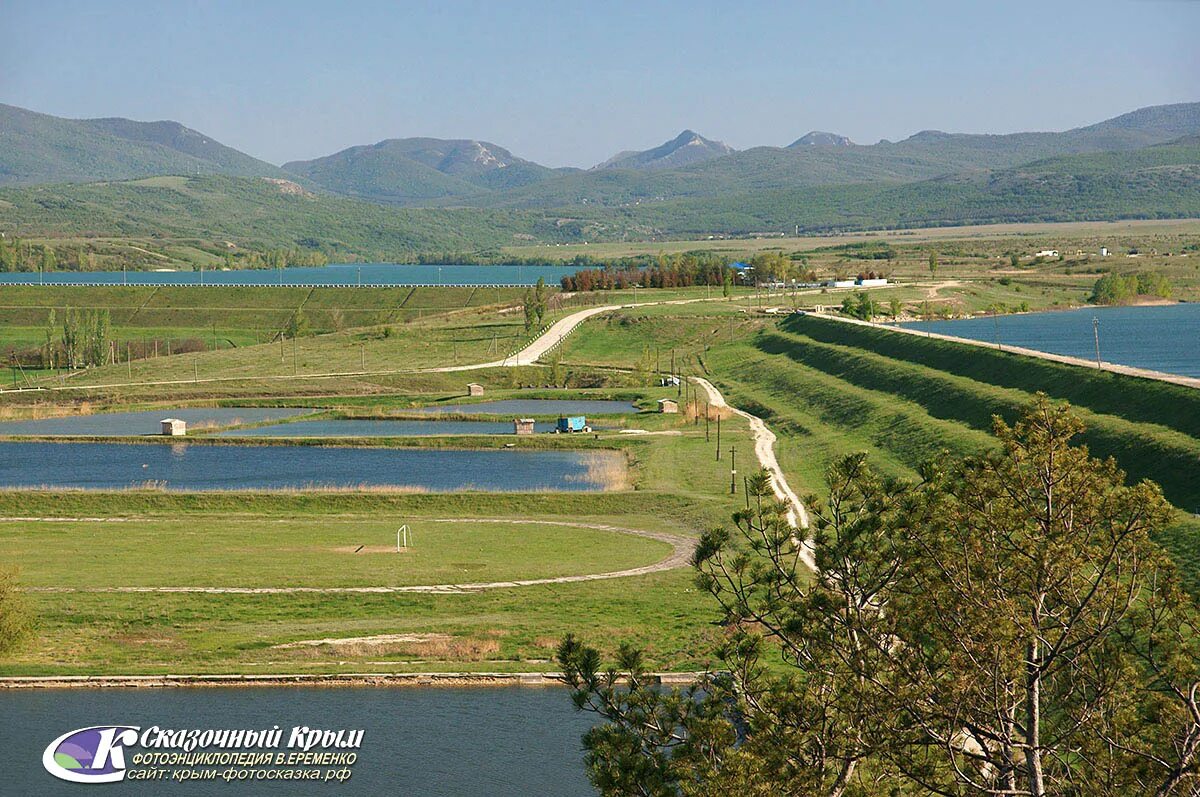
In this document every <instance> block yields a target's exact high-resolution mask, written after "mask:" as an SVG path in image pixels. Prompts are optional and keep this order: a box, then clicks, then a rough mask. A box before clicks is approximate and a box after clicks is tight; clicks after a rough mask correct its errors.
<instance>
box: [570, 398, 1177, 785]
mask: <svg viewBox="0 0 1200 797" xmlns="http://www.w3.org/2000/svg"><path fill="white" fill-rule="evenodd" d="M1081 430H1082V424H1081V423H1080V421H1079V420H1078V419H1077V418H1076V417H1075V416H1074V415H1073V414H1072V413H1071V412H1070V410H1069V408H1068V407H1066V406H1063V405H1057V404H1054V403H1052V402H1050V401H1049V400H1048V399H1046V398H1045V397H1044V396H1043V397H1039V398H1038V399H1037V400H1036V401H1035V402H1033V403H1032V404H1030V405H1029V406H1028V407H1027V408H1026V409H1025V410H1024V412H1023V413H1022V415H1021V417H1020V419H1019V420H1018V421H1017V423H1016V424H1015V425H1013V426H1009V425H1007V424H1005V423H1003V422H1002V421H1000V420H997V421H996V425H995V433H996V438H997V442H998V447H997V448H995V449H993V450H989V451H988V452H986V453H983V454H981V455H979V456H975V457H967V458H965V459H962V460H959V461H949V462H948V464H945V463H946V462H947V460H946V459H945V458H941V459H940V460H938V461H936V462H935V463H930V464H929V465H926V466H924V467H923V468H922V470H921V475H922V478H921V480H920V481H917V482H911V483H910V482H903V481H893V480H888V479H884V478H882V477H880V476H878V475H877V474H875V473H874V472H873V471H872V470H871V468H870V467H869V465H868V463H867V461H866V457H865V455H861V454H860V455H854V456H851V457H847V458H845V459H843V460H842V461H840V462H838V463H836V464H835V465H834V466H833V467H832V468H831V469H830V471H829V473H828V474H827V485H828V498H827V499H826V500H825V501H824V502H823V504H822V503H821V502H818V501H817V500H816V499H809V502H808V505H809V507H810V509H812V510H813V522H812V528H811V530H810V533H809V535H808V536H807V538H802V537H801V535H798V534H797V533H796V531H795V530H794V529H793V528H791V526H790V525H788V523H787V521H786V512H787V507H786V506H784V505H782V504H780V503H777V502H776V501H775V499H774V497H773V491H772V489H771V485H770V479H769V477H768V475H767V474H765V473H762V474H759V475H757V476H756V477H754V478H753V479H751V480H750V484H749V491H748V497H749V505H748V507H747V508H746V509H745V510H741V511H739V512H738V513H736V514H735V515H734V517H733V527H732V528H731V529H717V530H713V531H710V532H707V533H706V534H704V535H703V536H702V537H701V540H700V542H699V544H698V547H697V550H696V553H695V556H694V563H695V565H696V567H697V569H698V571H699V576H698V580H699V584H700V586H702V587H703V588H704V589H705V590H706V591H708V592H709V593H710V594H711V595H713V597H714V598H715V599H716V600H717V602H718V605H719V607H720V612H721V613H720V618H719V619H720V621H721V625H722V626H723V627H724V628H726V629H727V630H728V633H727V636H726V642H725V644H723V645H722V646H721V647H720V648H719V649H718V651H717V652H718V655H719V656H720V659H721V661H722V664H723V667H722V670H723V671H724V672H725V673H727V675H724V676H722V677H720V678H709V679H706V680H705V681H704V682H703V683H702V685H701V686H700V687H699V688H698V691H690V690H667V691H654V690H650V689H646V688H644V687H642V686H641V685H640V683H639V680H640V677H641V676H640V673H641V672H642V671H643V670H644V669H645V668H644V666H643V665H642V662H641V658H640V657H639V656H638V655H637V654H636V651H633V650H631V649H629V648H622V649H621V651H620V652H619V655H618V659H617V662H616V667H615V668H613V671H612V672H611V673H608V672H607V671H602V668H601V665H600V656H599V654H598V653H597V652H596V651H593V650H591V649H589V648H587V647H586V646H584V645H582V644H580V643H579V642H578V641H577V640H575V639H574V638H568V639H567V640H565V641H564V643H563V646H562V647H561V648H560V651H559V661H560V664H561V665H562V666H563V671H564V674H565V678H566V680H567V682H568V683H569V684H570V685H571V686H572V687H573V689H574V699H575V702H576V705H578V706H582V707H584V708H589V709H591V710H594V711H597V712H598V713H599V714H600V715H601V716H603V717H605V718H606V719H607V720H609V721H608V723H607V724H605V725H601V726H598V727H597V728H596V729H594V730H593V731H592V732H590V733H589V736H588V737H586V739H585V743H586V747H587V750H588V768H589V772H590V774H591V776H592V778H593V782H595V783H596V784H597V785H598V786H600V788H601V791H602V793H604V794H655V795H700V794H703V795H714V796H715V795H728V794H739V795H740V794H755V795H757V794H762V795H766V794H783V795H822V796H823V797H824V796H828V797H842V796H843V795H845V796H846V797H848V795H850V794H854V795H863V796H864V797H865V796H866V795H871V796H872V797H874V796H875V795H879V796H880V797H882V795H899V794H905V795H908V794H931V793H932V794H945V795H962V794H987V795H1030V796H1031V797H1050V796H1051V795H1054V796H1055V797H1058V796H1059V795H1061V796H1062V797H1067V796H1068V795H1070V796H1071V797H1084V796H1085V795H1086V796H1088V797H1090V795H1113V796H1114V797H1116V796H1117V795H1134V794H1138V795H1141V794H1154V795H1157V796H1158V797H1167V795H1179V796H1180V797H1183V795H1194V794H1196V791H1197V788H1200V619H1198V618H1200V616H1198V614H1197V610H1196V607H1195V605H1194V604H1193V602H1192V601H1191V599H1190V598H1189V597H1188V596H1187V595H1186V593H1185V592H1184V591H1183V590H1182V589H1181V588H1180V587H1179V584H1178V578H1177V576H1176V573H1175V569H1174V567H1173V565H1172V563H1171V562H1170V561H1169V559H1168V558H1167V557H1166V556H1165V554H1164V553H1163V552H1162V550H1161V549H1159V548H1158V547H1157V546H1156V545H1155V544H1154V543H1153V542H1152V537H1153V535H1155V534H1157V533H1159V532H1160V531H1161V530H1162V529H1164V528H1165V527H1166V526H1167V525H1168V524H1169V523H1171V522H1172V516H1173V510H1172V509H1171V507H1170V506H1169V505H1168V504H1167V503H1166V501H1165V500H1164V499H1163V497H1162V494H1161V491H1160V490H1159V488H1158V487H1157V486H1156V485H1154V484H1151V483H1148V482H1142V483H1140V484H1134V485H1130V484H1127V482H1126V478H1125V474H1124V473H1122V472H1121V471H1120V470H1119V469H1118V468H1117V466H1116V464H1115V463H1114V462H1113V461H1112V460H1103V461H1102V460H1097V459H1094V458H1092V457H1091V456H1090V455H1089V453H1088V451H1087V449H1086V448H1083V447H1077V446H1074V445H1073V444H1072V440H1073V438H1074V437H1075V436H1076V435H1077V434H1078V433H1079V432H1080V431H1081ZM810 565H811V569H810ZM814 573H815V575H814ZM767 651H771V652H772V655H773V656H775V657H782V661H783V662H784V664H786V665H787V670H788V672H786V673H782V674H780V673H777V672H774V671H773V670H772V668H770V667H767V666H765V665H764V664H763V663H762V656H763V655H764V654H765V653H766V652H767ZM619 670H630V671H632V672H633V673H634V674H635V681H634V685H633V688H632V689H630V690H627V691H621V690H616V691H614V688H613V687H614V685H615V683H616V677H615V673H616V672H617V671H619ZM602 672H604V673H605V674H603V675H600V673H602ZM623 772H637V773H640V774H639V775H638V779H639V780H640V781H641V782H644V783H648V784H652V785H653V788H650V789H645V790H640V791H638V790H629V789H626V788H625V787H626V786H627V785H629V784H628V783H627V782H622V781H620V778H621V776H622V773H623Z"/></svg>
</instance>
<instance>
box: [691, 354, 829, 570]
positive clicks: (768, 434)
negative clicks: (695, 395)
mask: <svg viewBox="0 0 1200 797" xmlns="http://www.w3.org/2000/svg"><path fill="white" fill-rule="evenodd" d="M692 381H693V382H695V383H696V384H697V385H699V386H700V387H701V388H702V389H703V390H704V392H705V393H706V394H708V403H709V404H711V405H712V406H714V407H725V408H726V409H728V410H729V411H730V412H732V413H734V414H735V415H739V416H741V417H743V418H745V419H746V420H747V421H748V422H749V423H750V433H751V434H752V435H753V437H754V457H755V459H757V460H758V464H759V465H761V466H762V468H763V469H764V470H766V471H767V473H768V474H769V475H770V477H771V489H772V490H773V491H774V492H775V497H776V498H778V499H779V500H780V501H783V502H784V503H786V504H787V505H788V513H787V519H788V523H790V524H791V526H792V528H796V529H805V528H808V512H807V511H805V509H804V503H803V502H802V501H801V500H800V497H799V496H798V495H796V493H795V491H794V490H792V487H791V485H789V484H788V482H787V477H786V476H784V475H783V469H782V468H780V467H779V460H778V459H777V458H776V456H775V440H776V437H775V433H774V432H772V431H771V430H770V429H768V428H767V424H766V422H765V421H763V419H762V418H759V417H758V416H757V415H751V414H750V413H748V412H746V411H745V410H740V409H738V408H737V407H734V406H731V405H730V404H728V403H727V402H726V401H725V397H724V396H723V395H721V391H719V390H717V388H716V387H715V386H714V385H713V383H712V382H709V381H708V380H707V379H704V378H703V377H699V376H694V377H692ZM800 560H801V561H803V562H804V564H805V565H807V566H808V568H809V569H810V570H813V571H815V570H816V569H817V562H816V559H815V558H814V557H813V548H812V543H811V542H809V541H808V540H805V541H804V543H803V544H802V545H801V547H800Z"/></svg>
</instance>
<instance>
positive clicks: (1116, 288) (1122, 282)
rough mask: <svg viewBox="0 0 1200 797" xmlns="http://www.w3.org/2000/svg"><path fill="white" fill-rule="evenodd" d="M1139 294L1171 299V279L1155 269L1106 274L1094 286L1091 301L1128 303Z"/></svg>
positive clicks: (1096, 302) (1134, 299) (1097, 302)
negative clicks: (1133, 272) (1135, 272)
mask: <svg viewBox="0 0 1200 797" xmlns="http://www.w3.org/2000/svg"><path fill="white" fill-rule="evenodd" d="M1139 296H1152V297H1157V298H1160V299H1169V298H1170V297H1171V280H1169V279H1168V278H1167V277H1166V276H1164V275H1162V274H1159V273H1156V272H1153V271H1143V272H1139V273H1137V274H1105V275H1104V276H1103V277H1101V278H1100V279H1098V280H1096V284H1095V285H1094V286H1093V287H1092V297H1091V301H1092V302H1094V303H1095V304H1126V303H1128V302H1132V301H1136V300H1137V298H1138V297H1139Z"/></svg>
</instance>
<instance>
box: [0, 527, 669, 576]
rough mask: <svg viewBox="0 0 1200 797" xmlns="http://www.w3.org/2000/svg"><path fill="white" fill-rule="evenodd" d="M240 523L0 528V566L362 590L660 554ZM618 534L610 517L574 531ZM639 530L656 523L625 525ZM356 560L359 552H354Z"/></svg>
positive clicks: (558, 570)
mask: <svg viewBox="0 0 1200 797" xmlns="http://www.w3.org/2000/svg"><path fill="white" fill-rule="evenodd" d="M406 521H407V518H404V517H396V518H386V517H373V516H370V515H358V516H354V515H349V516H347V515H339V516H336V517H316V518H304V517H293V518H246V517H240V516H229V515H202V514H191V515H188V516H186V517H181V518H153V519H150V518H137V519H133V518H130V519H125V520H123V521H119V522H108V523H90V522H79V521H77V522H52V521H44V522H37V521H0V525H2V526H3V527H4V528H3V531H0V558H3V559H4V560H5V561H6V562H8V563H10V564H12V565H15V566H17V567H19V568H21V572H22V574H23V582H24V583H25V584H27V585H29V586H35V587H80V588H87V587H105V586H113V585H114V574H118V573H119V574H120V575H119V576H118V579H119V580H120V582H121V583H120V585H119V586H136V587H172V586H179V587H183V586H188V587H248V588H259V587H366V586H380V587H390V586H411V585H430V584H456V583H467V582H479V581H484V582H487V581H506V580H513V579H539V578H554V577H558V576H575V575H583V574H587V573H603V572H607V571H611V570H623V569H626V568H630V567H638V566H641V565H645V564H650V563H652V562H654V561H656V560H658V559H662V558H663V557H665V556H666V555H667V554H669V553H670V551H671V547H670V545H668V544H667V543H664V542H660V541H657V540H650V539H645V538H642V537H637V536H633V535H628V534H620V533H617V532H610V531H600V530H596V529H589V528H576V527H572V526H569V525H548V521H542V522H539V523H533V522H514V523H501V522H486V521H482V520H474V521H467V520H461V519H459V520H453V519H447V518H422V519H421V520H420V521H416V520H413V521H412V522H411V523H410V524H409V525H410V527H411V534H412V542H413V544H412V546H411V547H410V548H408V549H407V550H405V551H404V552H403V553H397V552H396V550H395V543H396V530H397V529H398V528H399V527H400V525H401V524H402V523H405V522H406ZM570 522H579V523H585V522H590V523H592V524H597V523H602V524H606V525H615V524H614V522H613V519H612V518H607V519H600V520H592V521H584V520H582V519H580V520H578V521H574V520H572V521H570ZM621 522H626V523H631V524H636V526H637V528H638V529H640V530H647V529H649V528H650V527H655V526H659V525H660V524H659V523H656V522H655V521H654V520H653V519H648V518H634V517H629V518H622V521H621ZM360 548H361V550H360V551H359V552H358V553H355V551H356V550H358V549H360Z"/></svg>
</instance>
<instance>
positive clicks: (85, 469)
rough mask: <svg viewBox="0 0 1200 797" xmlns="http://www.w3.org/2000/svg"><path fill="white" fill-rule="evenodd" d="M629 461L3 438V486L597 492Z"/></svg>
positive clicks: (592, 455)
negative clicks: (395, 488) (14, 440)
mask: <svg viewBox="0 0 1200 797" xmlns="http://www.w3.org/2000/svg"><path fill="white" fill-rule="evenodd" d="M624 468H625V463H624V460H623V459H622V458H621V456H620V455H619V454H617V453H615V452H579V451H522V450H516V449H498V450H488V451H470V450H467V451H463V450H449V449H412V448H351V447H335V446H328V447H327V446H287V445H262V446H252V445H204V444H194V443H193V444H189V443H183V442H178V443H171V444H165V443H163V444H135V443H127V444H121V443H18V442H8V443H0V487H41V486H45V487H60V488H62V487H68V488H86V489H124V488H129V487H139V486H144V485H149V486H157V487H165V488H166V489H168V490H277V489H299V488H307V487H314V488H322V487H323V488H355V487H364V488H371V487H397V488H412V489H415V490H418V491H420V490H424V491H429V492H461V491H464V490H488V491H503V492H525V491H543V490H550V491H595V490H603V489H605V488H606V482H607V480H608V479H611V478H612V476H613V474H614V473H615V474H617V475H618V476H619V475H620V474H621V473H622V472H623V470H624Z"/></svg>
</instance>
